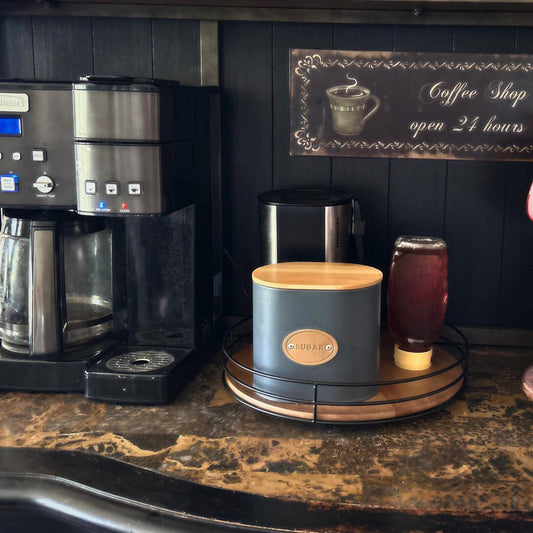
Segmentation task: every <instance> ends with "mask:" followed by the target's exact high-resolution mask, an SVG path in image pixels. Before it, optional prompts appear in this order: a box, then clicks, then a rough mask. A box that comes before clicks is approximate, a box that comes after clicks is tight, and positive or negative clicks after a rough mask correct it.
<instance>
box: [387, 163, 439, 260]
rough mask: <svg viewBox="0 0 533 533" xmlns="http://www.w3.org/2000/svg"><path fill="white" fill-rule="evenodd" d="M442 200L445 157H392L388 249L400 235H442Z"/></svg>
mask: <svg viewBox="0 0 533 533" xmlns="http://www.w3.org/2000/svg"><path fill="white" fill-rule="evenodd" d="M445 200H446V161H432V160H420V161H418V160H414V161H413V160H410V159H393V160H392V161H391V169H390V200H389V202H390V203H389V228H388V235H389V249H391V250H392V246H393V244H394V241H395V240H396V238H397V237H399V236H400V235H428V236H433V237H443V234H444V209H445Z"/></svg>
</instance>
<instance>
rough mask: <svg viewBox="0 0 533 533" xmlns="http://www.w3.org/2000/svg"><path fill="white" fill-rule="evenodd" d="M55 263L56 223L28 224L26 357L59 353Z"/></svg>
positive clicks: (59, 337)
mask: <svg viewBox="0 0 533 533" xmlns="http://www.w3.org/2000/svg"><path fill="white" fill-rule="evenodd" d="M57 264H58V259H57V253H56V223H55V222H53V221H32V223H31V234H30V271H29V279H30V291H29V299H30V302H29V305H28V310H29V317H28V322H29V348H30V355H51V354H54V353H58V352H59V351H60V350H61V331H60V327H59V326H60V323H59V305H58V294H57V293H58V279H57V274H58V268H57Z"/></svg>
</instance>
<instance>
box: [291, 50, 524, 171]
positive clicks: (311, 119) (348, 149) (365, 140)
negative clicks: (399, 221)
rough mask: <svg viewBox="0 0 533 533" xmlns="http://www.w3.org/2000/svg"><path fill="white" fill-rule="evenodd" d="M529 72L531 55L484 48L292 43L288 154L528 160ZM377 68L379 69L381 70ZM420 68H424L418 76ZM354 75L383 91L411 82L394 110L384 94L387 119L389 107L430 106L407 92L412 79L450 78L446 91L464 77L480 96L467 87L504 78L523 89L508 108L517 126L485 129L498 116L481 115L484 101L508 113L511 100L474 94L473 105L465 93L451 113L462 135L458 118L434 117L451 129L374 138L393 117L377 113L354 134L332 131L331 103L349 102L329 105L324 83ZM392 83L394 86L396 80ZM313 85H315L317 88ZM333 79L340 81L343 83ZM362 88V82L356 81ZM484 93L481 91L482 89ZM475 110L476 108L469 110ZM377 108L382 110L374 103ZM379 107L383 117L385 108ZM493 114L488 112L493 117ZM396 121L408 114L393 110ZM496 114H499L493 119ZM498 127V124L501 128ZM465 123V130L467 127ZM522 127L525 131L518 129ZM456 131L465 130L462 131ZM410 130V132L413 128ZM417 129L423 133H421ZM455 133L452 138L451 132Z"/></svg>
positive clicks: (514, 87)
mask: <svg viewBox="0 0 533 533" xmlns="http://www.w3.org/2000/svg"><path fill="white" fill-rule="evenodd" d="M531 72H533V56H516V55H515V56H510V55H508V56H502V55H484V54H483V55H482V54H475V55H469V56H465V55H463V54H423V53H403V52H396V53H394V52H354V51H339V50H291V154H293V155H333V156H349V157H352V156H356V155H361V156H366V157H413V158H443V159H497V160H528V159H530V157H531V154H532V153H533V120H532V118H533V87H532V82H533V80H530V79H529V78H530V76H528V75H530V74H531ZM376 73H379V76H378V75H376ZM428 73H429V74H430V75H428ZM439 73H444V75H441V76H440V77H436V78H435V77H433V76H432V75H431V74H439ZM368 74H371V75H368ZM387 74H388V76H387ZM421 74H425V75H424V76H421ZM450 74H451V75H450ZM400 75H401V78H400ZM354 76H355V78H363V79H365V80H366V81H365V85H368V81H369V80H376V81H375V84H374V88H375V89H378V88H379V89H380V90H381V92H385V93H387V92H389V93H396V92H398V91H399V90H400V89H401V88H402V87H403V88H404V89H405V90H404V93H406V94H407V93H408V92H409V88H410V90H411V94H410V101H407V100H408V98H407V97H406V96H405V94H404V96H403V98H405V101H406V106H403V105H402V106H398V109H397V110H395V109H394V103H396V102H395V101H394V100H393V99H392V98H391V99H390V101H389V109H388V115H389V122H390V123H391V124H392V123H393V122H394V114H395V113H400V112H401V111H405V110H407V112H409V106H411V107H412V106H418V108H420V107H426V108H428V109H429V106H428V105H426V103H423V104H421V103H420V101H419V100H420V93H418V98H417V93H416V91H415V92H414V96H413V90H412V87H413V85H415V86H416V84H417V83H418V84H419V85H420V86H422V85H423V84H424V83H426V84H427V83H431V82H432V81H431V80H441V79H442V80H450V84H449V87H450V88H449V89H447V90H448V91H451V90H452V89H451V87H453V83H456V87H457V86H462V85H457V84H461V83H463V84H465V85H464V86H465V87H468V89H470V91H471V94H473V93H474V92H476V97H478V96H481V94H482V91H481V90H479V88H478V89H472V87H477V86H478V85H483V84H489V85H490V83H495V80H503V81H502V82H501V83H503V84H504V85H502V86H500V87H511V90H510V91H509V92H511V91H515V92H518V91H519V90H522V91H523V94H526V93H527V95H526V96H525V97H524V98H523V100H524V101H520V102H519V103H520V111H523V113H522V114H520V115H519V114H518V113H517V111H518V109H517V108H516V106H513V107H514V108H513V109H511V111H512V112H513V116H514V117H515V118H514V119H513V120H516V122H513V123H512V124H521V127H515V129H514V131H512V132H511V134H510V135H508V134H506V133H505V132H503V131H502V132H499V131H496V133H494V131H491V129H490V128H495V127H496V126H498V125H501V123H500V122H490V119H488V118H487V119H484V118H483V117H482V115H483V110H484V108H486V109H489V107H490V106H493V108H492V109H491V110H490V112H491V113H492V112H494V110H496V111H498V112H499V113H505V112H507V111H508V108H510V106H509V105H507V106H506V107H505V104H509V102H510V101H511V100H510V99H509V101H508V102H505V99H504V98H503V97H502V102H496V103H495V102H494V101H495V100H496V98H493V99H492V101H491V100H489V101H488V102H489V103H484V102H482V101H480V100H482V98H478V99H477V100H478V101H477V102H475V104H477V107H476V108H475V109H474V107H473V104H474V99H472V100H470V101H468V98H466V97H465V99H466V102H462V101H456V102H455V103H454V105H456V107H457V113H456V115H457V117H458V119H460V120H463V118H464V117H466V118H464V122H463V124H462V126H463V127H464V133H468V135H459V134H454V132H455V133H456V132H458V131H459V130H460V127H461V126H459V125H456V126H455V128H451V127H448V128H447V127H446V126H447V124H446V123H445V122H444V119H435V120H434V121H433V122H430V124H431V123H434V124H444V126H443V128H444V129H447V130H451V131H452V134H450V132H449V131H446V133H445V134H444V135H439V132H436V131H434V132H429V131H426V132H424V133H426V134H428V135H426V136H427V137H431V138H428V139H420V140H418V139H406V138H397V139H394V138H392V139H391V138H387V139H380V138H376V136H379V135H380V133H383V131H389V130H391V128H390V127H388V126H390V125H391V124H389V123H387V121H386V117H385V121H384V122H381V125H380V121H379V120H378V118H377V114H376V118H375V119H374V118H373V119H371V120H369V124H370V123H371V122H372V123H373V125H374V128H373V131H372V132H370V131H369V132H366V131H358V132H356V133H355V134H350V133H348V134H346V133H344V134H338V133H337V131H336V130H335V126H333V128H332V127H331V123H332V122H333V121H334V118H333V117H332V113H333V109H336V110H337V109H338V110H340V111H346V109H352V108H351V107H350V108H347V107H346V106H344V107H342V106H341V107H335V106H334V104H333V103H332V102H329V105H328V103H327V97H326V92H327V91H325V90H324V87H328V86H331V85H335V84H340V83H342V82H343V81H344V83H347V82H346V77H347V78H348V80H354ZM428 80H429V81H428ZM454 80H466V81H454ZM491 80H492V81H491ZM508 80H510V81H508ZM516 80H518V82H517V81H516ZM397 82H398V83H399V87H400V89H398V88H397V87H396V86H395V84H396V83H397ZM434 83H435V84H438V83H443V85H442V86H443V87H444V86H445V85H444V83H445V82H438V81H434ZM356 84H357V82H356ZM505 84H507V85H505ZM315 86H318V88H317V87H315ZM338 86H342V87H346V85H338ZM408 86H409V87H408ZM518 87H520V89H518ZM362 90H365V89H363V88H362ZM466 90H467V89H465V91H466ZM500 91H501V92H502V94H503V89H500ZM485 94H487V92H486V91H485ZM520 94H522V93H520ZM476 97H474V98H476ZM361 98H362V97H361ZM370 98H371V96H370ZM450 101H451V100H450ZM464 104H472V106H471V108H468V107H467V108H465V105H464ZM499 104H502V105H499ZM367 105H368V102H366V103H364V104H363V106H367ZM511 105H512V104H511ZM382 107H383V99H382ZM404 107H405V109H404ZM317 108H318V110H317ZM400 108H401V109H400ZM452 108H453V106H452V105H449V106H448V107H447V109H441V110H440V111H441V113H440V115H442V114H443V112H445V114H446V115H449V114H450V112H451V111H452ZM465 109H466V110H465ZM474 111H475V112H476V113H477V114H475V115H474V114H472V113H473V112H474ZM321 112H322V122H323V124H320V117H319V115H320V113H321ZM378 112H380V111H379V110H378ZM381 113H382V120H383V118H384V112H381ZM424 113H425V111H423V112H422V115H424ZM467 113H469V114H467ZM345 114H346V113H345ZM518 115H519V116H520V117H521V118H520V121H518V120H517V119H516V116H518ZM317 116H318V119H317ZM368 116H369V115H368ZM499 116H500V115H493V117H499ZM476 117H477V123H476V124H475V126H476V127H475V128H474V127H473V126H474V125H473V124H472V123H470V124H469V123H468V120H470V121H472V120H474V119H475V118H476ZM391 119H392V120H391ZM398 120H403V121H404V123H405V124H409V121H408V120H407V122H406V119H405V117H404V116H402V117H399V118H398ZM495 120H499V118H497V119H495ZM327 122H329V123H330V127H329V131H328V129H327V126H326V127H324V124H326V123H327ZM413 123H416V124H418V122H417V121H412V122H411V126H410V127H411V128H412V125H413ZM317 124H318V126H317ZM459 124H461V122H459ZM504 124H505V125H507V124H510V122H505V123H504ZM483 126H484V127H483ZM504 127H505V126H502V129H503V128H504ZM380 128H381V130H380ZM469 128H470V131H469V132H468V131H467V130H468V129H469ZM367 129H370V128H367ZM404 129H405V127H404ZM520 129H522V130H523V131H519V130H520ZM415 130H416V128H415ZM476 130H477V131H476ZM412 131H413V130H411V132H412ZM516 132H518V133H516ZM409 133H410V132H409V131H406V132H405V134H406V135H407V134H409ZM460 133H463V132H462V131H460ZM487 133H490V134H493V133H494V134H493V135H491V136H492V138H493V139H494V138H497V139H498V140H497V142H484V141H485V139H484V137H487V135H486V134H487ZM412 135H413V133H411V136H412ZM419 136H422V134H420V135H419ZM454 136H455V137H456V138H457V140H455V139H453V137H454ZM461 136H463V137H467V138H465V139H461V140H460V141H459V140H458V138H460V137H461ZM399 137H401V136H399ZM404 137H405V135H404ZM524 141H525V142H524Z"/></svg>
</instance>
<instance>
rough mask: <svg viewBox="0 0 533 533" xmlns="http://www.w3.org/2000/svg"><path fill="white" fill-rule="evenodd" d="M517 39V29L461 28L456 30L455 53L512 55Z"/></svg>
mask: <svg viewBox="0 0 533 533" xmlns="http://www.w3.org/2000/svg"><path fill="white" fill-rule="evenodd" d="M515 39H516V29H515V28H506V27H491V28H486V27H476V26H460V27H456V28H455V36H454V51H455V52H472V53H487V54H490V53H493V54H512V53H513V52H514V50H515Z"/></svg>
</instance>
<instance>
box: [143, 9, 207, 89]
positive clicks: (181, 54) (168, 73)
mask: <svg viewBox="0 0 533 533" xmlns="http://www.w3.org/2000/svg"><path fill="white" fill-rule="evenodd" d="M152 33H153V52H154V77H156V78H162V79H169V80H178V81H179V82H180V83H182V84H183V85H200V23H199V22H197V21H189V20H164V19H155V20H154V21H153V23H152Z"/></svg>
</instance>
